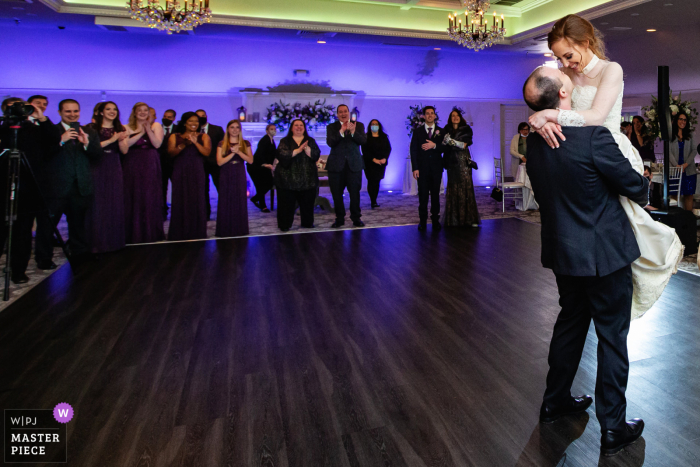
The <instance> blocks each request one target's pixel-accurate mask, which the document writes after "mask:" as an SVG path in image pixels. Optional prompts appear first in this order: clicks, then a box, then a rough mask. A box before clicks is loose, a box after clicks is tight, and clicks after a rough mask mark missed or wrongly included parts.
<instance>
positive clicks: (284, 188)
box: [275, 119, 321, 232]
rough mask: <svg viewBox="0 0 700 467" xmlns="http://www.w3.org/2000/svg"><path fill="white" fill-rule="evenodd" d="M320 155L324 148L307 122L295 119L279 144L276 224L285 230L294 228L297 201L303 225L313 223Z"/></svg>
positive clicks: (276, 175)
mask: <svg viewBox="0 0 700 467" xmlns="http://www.w3.org/2000/svg"><path fill="white" fill-rule="evenodd" d="M319 157H321V150H320V149H319V148H318V144H316V140H315V139H313V138H312V137H310V136H309V135H308V133H307V132H306V124H304V122H303V120H300V119H296V120H294V121H293V122H292V124H291V125H290V126H289V132H288V133H287V136H285V137H284V138H283V139H282V141H280V144H279V146H278V147H277V159H278V160H279V164H278V165H277V168H276V169H275V185H276V186H277V192H278V200H279V204H278V206H277V226H278V227H279V229H280V230H281V231H282V232H287V231H288V230H289V229H291V228H292V224H293V223H294V211H296V203H299V211H300V213H301V226H302V227H304V228H309V229H310V228H313V226H314V204H315V202H316V194H317V193H318V169H317V168H316V162H317V161H318V159H319Z"/></svg>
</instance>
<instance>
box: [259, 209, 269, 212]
mask: <svg viewBox="0 0 700 467" xmlns="http://www.w3.org/2000/svg"><path fill="white" fill-rule="evenodd" d="M260 211H262V212H270V210H269V209H267V208H262V209H261V210H260Z"/></svg>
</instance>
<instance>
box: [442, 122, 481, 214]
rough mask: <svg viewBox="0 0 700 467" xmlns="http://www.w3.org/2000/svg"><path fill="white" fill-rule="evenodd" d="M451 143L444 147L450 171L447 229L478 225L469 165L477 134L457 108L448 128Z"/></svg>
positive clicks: (446, 207)
mask: <svg viewBox="0 0 700 467" xmlns="http://www.w3.org/2000/svg"><path fill="white" fill-rule="evenodd" d="M445 132H447V135H446V136H449V137H450V138H449V140H448V139H447V138H445V140H446V141H450V143H449V144H447V145H446V146H445V155H444V164H445V168H446V169H447V190H446V194H445V219H444V224H445V227H448V226H461V225H470V226H472V227H478V226H479V222H480V219H479V210H478V209H477V206H476V196H475V194H474V182H473V181H472V168H471V167H470V166H469V162H470V161H471V154H470V152H469V146H471V145H472V142H473V141H472V137H473V135H474V132H473V131H472V128H471V127H470V126H469V125H467V122H466V121H465V120H464V118H463V117H462V114H461V113H460V112H459V111H458V110H457V109H454V110H452V112H451V113H450V120H449V123H448V124H447V126H446V127H445Z"/></svg>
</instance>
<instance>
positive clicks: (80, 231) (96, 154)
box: [42, 99, 102, 261]
mask: <svg viewBox="0 0 700 467" xmlns="http://www.w3.org/2000/svg"><path fill="white" fill-rule="evenodd" d="M58 113H59V115H60V116H61V123H59V124H58V125H56V128H57V129H58V131H59V132H60V133H61V142H60V144H59V146H58V147H56V148H55V152H54V153H53V154H50V155H48V157H47V158H46V161H45V164H44V167H43V168H42V173H43V175H44V177H43V179H44V182H45V183H44V187H43V188H44V195H45V196H46V202H47V204H48V205H49V211H50V212H51V215H50V218H51V222H52V224H53V225H54V226H56V225H58V222H59V221H60V220H61V216H63V214H65V215H66V220H67V221H68V236H69V240H68V245H69V247H70V250H71V254H72V255H73V257H74V259H77V260H81V261H82V260H83V259H84V258H85V257H86V256H87V255H88V254H89V252H90V244H89V238H88V234H87V231H86V222H85V221H86V214H87V211H88V209H89V208H90V204H91V203H92V196H93V192H94V190H93V183H92V174H91V173H90V162H91V161H96V160H97V159H99V158H100V157H101V155H102V150H101V148H100V143H99V141H100V140H99V138H98V136H97V134H96V133H95V132H94V131H92V130H91V129H90V128H88V127H81V126H80V123H79V122H78V121H79V120H80V104H78V102H77V101H75V100H73V99H64V100H62V101H61V102H60V103H59V104H58Z"/></svg>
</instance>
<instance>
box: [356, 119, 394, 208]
mask: <svg viewBox="0 0 700 467" xmlns="http://www.w3.org/2000/svg"><path fill="white" fill-rule="evenodd" d="M369 130H370V131H369V132H368V133H367V141H366V142H365V144H363V145H362V157H363V158H364V162H365V177H367V193H368V194H369V199H370V201H371V202H372V209H374V208H378V207H379V204H377V196H378V195H379V184H380V182H381V181H382V180H383V179H384V174H385V172H386V164H387V161H388V160H389V155H390V154H391V143H389V136H387V134H386V133H384V127H383V126H382V124H381V123H380V122H379V120H377V119H376V118H375V119H374V120H372V121H371V122H369Z"/></svg>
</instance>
